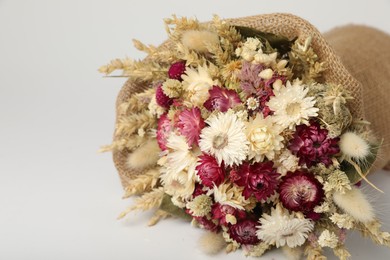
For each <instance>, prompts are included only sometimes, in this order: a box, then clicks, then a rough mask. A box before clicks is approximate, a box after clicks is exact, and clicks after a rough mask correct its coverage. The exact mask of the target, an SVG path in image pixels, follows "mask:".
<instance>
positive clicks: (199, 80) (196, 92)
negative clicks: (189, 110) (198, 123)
mask: <svg viewBox="0 0 390 260" xmlns="http://www.w3.org/2000/svg"><path fill="white" fill-rule="evenodd" d="M181 77H182V79H183V82H182V84H183V89H184V91H185V93H186V97H187V99H188V101H189V102H190V103H191V104H193V105H194V106H197V107H202V106H203V103H204V102H205V101H206V100H207V99H208V98H209V90H210V89H211V87H212V86H213V85H215V84H217V82H215V81H214V80H213V79H212V78H211V76H210V73H209V71H208V68H207V66H199V67H198V68H197V70H195V69H192V68H187V69H186V72H185V74H183V75H182V76H181Z"/></svg>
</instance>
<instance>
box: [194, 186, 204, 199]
mask: <svg viewBox="0 0 390 260" xmlns="http://www.w3.org/2000/svg"><path fill="white" fill-rule="evenodd" d="M203 187H204V186H203V185H202V184H200V183H195V189H194V192H193V193H192V198H196V197H198V196H200V195H203V194H206V193H207V191H205V190H203Z"/></svg>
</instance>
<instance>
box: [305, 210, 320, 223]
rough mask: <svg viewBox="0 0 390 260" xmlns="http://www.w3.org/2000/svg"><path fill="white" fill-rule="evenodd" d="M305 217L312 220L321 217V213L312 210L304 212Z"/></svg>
mask: <svg viewBox="0 0 390 260" xmlns="http://www.w3.org/2000/svg"><path fill="white" fill-rule="evenodd" d="M305 217H306V218H309V219H311V220H313V221H317V220H320V219H321V217H322V214H321V213H317V212H314V211H310V212H307V213H305Z"/></svg>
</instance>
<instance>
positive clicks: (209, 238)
mask: <svg viewBox="0 0 390 260" xmlns="http://www.w3.org/2000/svg"><path fill="white" fill-rule="evenodd" d="M198 244H199V247H200V248H201V249H202V251H203V252H204V253H206V254H208V255H215V254H218V253H219V252H221V251H222V250H223V249H224V248H225V247H226V242H225V239H224V238H223V236H222V235H221V234H217V233H214V232H206V233H204V234H203V235H202V236H201V237H200V238H199V241H198Z"/></svg>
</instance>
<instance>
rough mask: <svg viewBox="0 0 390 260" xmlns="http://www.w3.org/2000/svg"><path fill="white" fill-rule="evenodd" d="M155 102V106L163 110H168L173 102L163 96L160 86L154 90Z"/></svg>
mask: <svg viewBox="0 0 390 260" xmlns="http://www.w3.org/2000/svg"><path fill="white" fill-rule="evenodd" d="M156 102H157V105H159V106H162V107H164V108H169V106H170V105H172V102H173V100H172V99H171V98H170V97H168V96H167V95H165V93H164V91H163V89H162V84H158V86H157V89H156Z"/></svg>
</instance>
